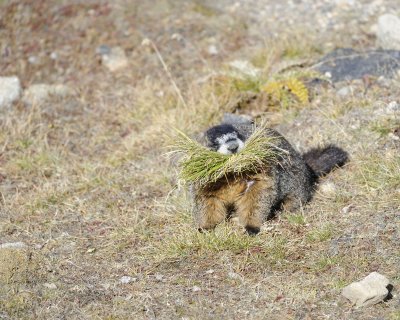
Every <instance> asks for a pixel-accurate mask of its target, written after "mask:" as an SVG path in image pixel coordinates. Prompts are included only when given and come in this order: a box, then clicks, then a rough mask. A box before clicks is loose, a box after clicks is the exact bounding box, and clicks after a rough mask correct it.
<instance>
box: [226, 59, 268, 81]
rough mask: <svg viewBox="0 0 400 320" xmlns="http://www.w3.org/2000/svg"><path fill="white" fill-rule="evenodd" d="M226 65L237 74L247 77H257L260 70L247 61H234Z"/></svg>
mask: <svg viewBox="0 0 400 320" xmlns="http://www.w3.org/2000/svg"><path fill="white" fill-rule="evenodd" d="M228 65H229V66H230V67H231V68H233V69H235V70H236V71H238V72H239V74H241V75H243V76H247V77H257V76H258V75H259V74H260V73H261V70H260V69H258V68H256V67H254V66H253V65H252V64H251V62H250V61H247V60H234V61H231V62H229V63H228Z"/></svg>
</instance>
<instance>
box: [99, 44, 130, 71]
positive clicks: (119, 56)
mask: <svg viewBox="0 0 400 320" xmlns="http://www.w3.org/2000/svg"><path fill="white" fill-rule="evenodd" d="M101 62H102V64H103V65H104V66H106V67H107V69H108V70H110V71H111V72H114V71H118V70H121V69H123V68H125V67H126V66H127V65H128V59H127V57H126V55H125V51H124V49H122V48H121V47H114V48H111V50H110V52H109V53H106V54H103V55H102V56H101Z"/></svg>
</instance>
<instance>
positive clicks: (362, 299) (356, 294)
mask: <svg viewBox="0 0 400 320" xmlns="http://www.w3.org/2000/svg"><path fill="white" fill-rule="evenodd" d="M388 284H389V280H388V278H386V277H385V276H383V275H381V274H379V273H378V272H372V273H370V274H369V275H368V276H366V277H365V278H364V279H363V280H361V281H358V282H353V283H351V284H350V285H348V286H347V287H345V288H344V289H343V291H342V295H343V296H344V297H345V298H347V299H349V300H350V301H351V302H352V303H353V304H355V305H356V307H357V308H358V307H366V306H370V305H373V304H376V303H379V302H381V301H383V299H385V298H386V296H387V295H388V293H389V291H388V289H387V288H386V287H387V285H388Z"/></svg>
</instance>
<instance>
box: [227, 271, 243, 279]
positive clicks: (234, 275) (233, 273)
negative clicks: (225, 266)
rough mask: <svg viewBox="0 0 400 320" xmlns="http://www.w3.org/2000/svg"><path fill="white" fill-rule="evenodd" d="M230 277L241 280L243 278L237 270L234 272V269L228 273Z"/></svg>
mask: <svg viewBox="0 0 400 320" xmlns="http://www.w3.org/2000/svg"><path fill="white" fill-rule="evenodd" d="M228 277H229V278H231V279H239V280H240V279H242V277H241V276H240V274H238V273H236V272H233V271H231V272H229V273H228Z"/></svg>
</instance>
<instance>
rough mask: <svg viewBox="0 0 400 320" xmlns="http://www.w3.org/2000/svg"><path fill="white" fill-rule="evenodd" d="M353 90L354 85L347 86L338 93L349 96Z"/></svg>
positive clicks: (341, 95)
mask: <svg viewBox="0 0 400 320" xmlns="http://www.w3.org/2000/svg"><path fill="white" fill-rule="evenodd" d="M352 92H353V87H352V86H345V87H343V88H340V89H339V90H338V91H337V95H338V96H340V97H347V96H348V95H351V94H352Z"/></svg>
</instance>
